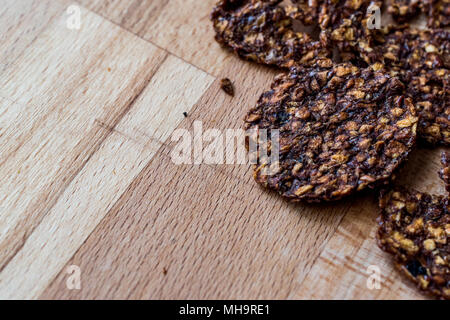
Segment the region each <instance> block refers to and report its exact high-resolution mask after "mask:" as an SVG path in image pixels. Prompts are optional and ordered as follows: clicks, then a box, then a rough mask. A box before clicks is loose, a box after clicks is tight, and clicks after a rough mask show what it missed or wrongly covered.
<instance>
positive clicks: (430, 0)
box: [424, 0, 450, 28]
mask: <svg viewBox="0 0 450 320" xmlns="http://www.w3.org/2000/svg"><path fill="white" fill-rule="evenodd" d="M424 2H425V4H424V7H425V10H426V13H427V14H428V26H429V27H430V28H444V27H448V26H450V0H425V1H424Z"/></svg>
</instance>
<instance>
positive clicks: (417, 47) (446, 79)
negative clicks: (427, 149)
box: [361, 27, 450, 145]
mask: <svg viewBox="0 0 450 320" xmlns="http://www.w3.org/2000/svg"><path fill="white" fill-rule="evenodd" d="M361 54H362V56H363V57H364V60H365V62H366V63H368V64H377V65H378V66H379V67H380V68H382V67H384V68H385V69H386V70H388V71H389V72H390V73H391V74H392V75H396V76H398V77H399V78H400V79H401V80H402V81H403V82H404V83H405V84H406V85H407V94H408V95H409V96H411V97H412V98H413V102H414V105H415V106H416V108H417V110H418V114H419V116H420V123H419V128H418V135H419V138H420V139H421V140H423V141H425V142H427V143H428V144H431V145H436V144H441V145H450V97H449V93H450V91H449V90H450V33H449V32H448V31H445V30H442V29H436V30H417V29H407V30H403V29H402V27H399V28H392V30H387V31H386V32H385V35H384V36H380V37H379V38H378V39H377V44H376V45H375V46H374V47H373V48H371V49H370V50H366V51H363V50H361Z"/></svg>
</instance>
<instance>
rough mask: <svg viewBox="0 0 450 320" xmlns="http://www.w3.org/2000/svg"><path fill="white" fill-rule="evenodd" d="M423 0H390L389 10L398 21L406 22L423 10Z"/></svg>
mask: <svg viewBox="0 0 450 320" xmlns="http://www.w3.org/2000/svg"><path fill="white" fill-rule="evenodd" d="M423 3H424V1H422V0H389V1H388V12H389V13H390V14H391V15H392V17H393V18H394V19H395V20H396V21H398V22H402V23H403V22H406V21H407V20H409V19H412V18H414V17H416V16H417V15H418V14H420V12H421V11H422V10H423Z"/></svg>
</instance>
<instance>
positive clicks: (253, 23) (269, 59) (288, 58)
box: [211, 0, 330, 67]
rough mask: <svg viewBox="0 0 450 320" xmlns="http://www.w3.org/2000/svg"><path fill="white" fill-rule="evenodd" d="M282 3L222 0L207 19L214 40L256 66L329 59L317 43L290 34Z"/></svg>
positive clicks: (304, 36) (274, 0)
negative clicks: (213, 34)
mask: <svg viewBox="0 0 450 320" xmlns="http://www.w3.org/2000/svg"><path fill="white" fill-rule="evenodd" d="M281 2H282V0H222V1H220V2H219V3H218V4H217V6H216V7H215V8H214V10H213V12H212V14H211V19H212V21H213V25H214V30H215V31H216V37H215V38H216V40H217V41H218V42H219V43H221V44H222V45H224V46H227V47H229V48H231V49H232V50H234V51H235V52H236V53H237V54H238V55H239V56H240V57H242V58H245V59H248V60H252V61H255V62H258V63H263V64H268V65H275V66H278V67H290V66H291V65H292V64H293V63H303V64H305V63H309V62H310V61H312V60H313V59H315V58H316V57H318V56H329V55H330V52H329V50H326V49H324V48H323V46H322V45H321V44H320V42H319V41H313V40H312V38H311V37H310V36H309V35H308V34H306V33H301V32H295V31H294V30H293V24H292V19H291V18H290V17H289V16H288V15H287V14H286V11H285V10H284V8H283V7H281V6H280V5H279V4H280V3H281Z"/></svg>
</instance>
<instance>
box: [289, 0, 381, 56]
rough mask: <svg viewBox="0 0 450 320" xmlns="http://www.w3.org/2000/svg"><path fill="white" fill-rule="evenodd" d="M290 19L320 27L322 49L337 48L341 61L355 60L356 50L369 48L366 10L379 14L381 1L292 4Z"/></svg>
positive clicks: (300, 0)
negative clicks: (372, 9) (376, 11)
mask: <svg viewBox="0 0 450 320" xmlns="http://www.w3.org/2000/svg"><path fill="white" fill-rule="evenodd" d="M292 2H293V3H294V5H295V6H294V8H292V7H289V10H288V12H289V15H290V16H292V17H294V18H295V19H298V20H300V21H301V22H302V23H304V24H306V25H314V24H317V25H319V27H320V29H321V30H322V31H321V35H320V39H321V42H322V44H323V45H324V46H327V47H329V48H335V47H337V48H338V49H339V51H340V54H341V57H342V59H343V60H344V61H351V60H354V56H355V55H356V54H357V52H358V48H359V47H369V46H370V44H371V37H372V29H371V28H370V26H369V23H368V22H369V18H370V17H371V15H372V14H373V12H372V11H370V10H368V9H369V8H379V9H380V10H381V8H382V5H383V0H292Z"/></svg>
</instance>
